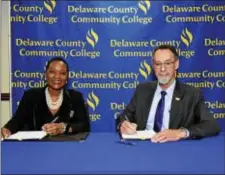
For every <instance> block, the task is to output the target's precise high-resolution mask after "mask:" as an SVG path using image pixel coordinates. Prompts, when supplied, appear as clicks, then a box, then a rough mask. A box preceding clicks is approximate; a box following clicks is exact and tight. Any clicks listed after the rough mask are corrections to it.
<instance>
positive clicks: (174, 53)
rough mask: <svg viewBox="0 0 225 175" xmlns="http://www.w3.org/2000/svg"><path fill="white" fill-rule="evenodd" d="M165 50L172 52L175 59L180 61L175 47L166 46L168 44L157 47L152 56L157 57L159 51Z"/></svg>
mask: <svg viewBox="0 0 225 175" xmlns="http://www.w3.org/2000/svg"><path fill="white" fill-rule="evenodd" d="M165 49H168V50H170V51H171V52H172V53H173V55H174V57H175V59H178V56H179V55H178V53H177V51H176V48H175V47H174V46H172V45H166V44H164V45H160V46H158V47H156V48H155V50H154V51H153V54H152V56H153V57H154V55H155V53H156V51H157V50H165Z"/></svg>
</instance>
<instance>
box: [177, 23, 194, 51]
mask: <svg viewBox="0 0 225 175" xmlns="http://www.w3.org/2000/svg"><path fill="white" fill-rule="evenodd" d="M180 38H181V41H182V42H183V43H184V44H185V45H186V46H187V47H189V46H190V44H191V43H192V41H193V35H192V33H191V32H190V31H189V30H188V28H187V27H186V28H185V29H183V30H182V34H181V36H180Z"/></svg>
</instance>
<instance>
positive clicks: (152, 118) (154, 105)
mask: <svg viewBox="0 0 225 175" xmlns="http://www.w3.org/2000/svg"><path fill="white" fill-rule="evenodd" d="M175 84H176V80H174V81H173V83H172V84H171V85H170V87H169V88H167V89H166V90H164V91H166V95H165V107H164V112H163V121H162V129H161V131H162V130H164V129H168V128H169V122H170V109H171V103H172V98H173V92H174V89H175ZM161 91H163V89H162V88H161V87H160V86H159V84H158V85H157V88H156V91H155V94H154V97H153V101H152V105H151V108H150V111H149V115H148V121H147V125H146V130H153V127H154V121H155V113H156V109H157V106H158V103H159V101H160V99H161Z"/></svg>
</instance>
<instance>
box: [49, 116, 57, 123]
mask: <svg viewBox="0 0 225 175" xmlns="http://www.w3.org/2000/svg"><path fill="white" fill-rule="evenodd" d="M58 118H59V116H57V117H56V118H54V119H53V120H52V121H51V122H50V123H54V122H55V121H56V120H58Z"/></svg>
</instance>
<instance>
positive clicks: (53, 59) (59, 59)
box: [45, 57, 69, 72]
mask: <svg viewBox="0 0 225 175" xmlns="http://www.w3.org/2000/svg"><path fill="white" fill-rule="evenodd" d="M54 61H62V62H63V63H64V64H65V65H66V70H67V72H69V65H68V63H67V62H66V60H65V59H64V58H62V57H54V58H51V59H50V60H48V62H47V65H46V67H45V71H47V70H48V68H49V66H50V64H51V63H52V62H54Z"/></svg>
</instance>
